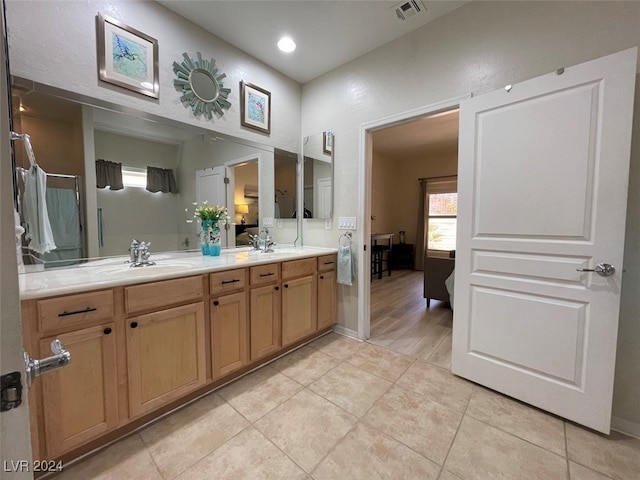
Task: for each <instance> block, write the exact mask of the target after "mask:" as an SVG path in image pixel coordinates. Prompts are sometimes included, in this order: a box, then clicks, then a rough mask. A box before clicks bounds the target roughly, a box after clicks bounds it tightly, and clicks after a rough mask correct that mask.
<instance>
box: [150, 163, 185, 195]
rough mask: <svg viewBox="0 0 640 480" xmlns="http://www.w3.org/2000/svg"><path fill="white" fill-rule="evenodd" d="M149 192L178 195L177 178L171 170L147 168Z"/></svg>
mask: <svg viewBox="0 0 640 480" xmlns="http://www.w3.org/2000/svg"><path fill="white" fill-rule="evenodd" d="M147 190H149V191H150V192H154V193H155V192H162V193H178V185H177V184H176V177H174V176H173V170H171V169H170V168H158V167H147Z"/></svg>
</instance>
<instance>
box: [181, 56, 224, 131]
mask: <svg viewBox="0 0 640 480" xmlns="http://www.w3.org/2000/svg"><path fill="white" fill-rule="evenodd" d="M196 55H197V57H198V59H197V60H196V59H192V58H189V55H188V54H187V53H183V54H182V56H183V57H184V60H183V61H182V63H178V62H173V71H174V73H175V74H176V75H177V77H178V78H176V79H174V80H173V84H174V85H175V86H176V87H180V88H182V97H180V101H182V103H183V104H184V105H185V106H188V105H190V106H191V109H192V110H193V114H194V115H196V116H198V115H200V114H204V115H205V116H206V117H207V118H208V119H209V120H211V118H212V117H213V115H212V114H213V112H215V113H216V114H217V115H219V116H222V115H224V110H228V109H229V107H231V103H229V101H228V100H227V98H228V97H229V94H230V93H231V89H230V88H224V87H223V85H222V79H224V78H225V77H226V76H227V75H226V74H224V73H222V72H220V71H219V70H218V68H217V67H216V61H215V60H214V59H213V58H212V59H211V60H205V59H203V58H202V55H201V54H200V52H197V53H196Z"/></svg>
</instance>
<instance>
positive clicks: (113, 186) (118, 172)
mask: <svg viewBox="0 0 640 480" xmlns="http://www.w3.org/2000/svg"><path fill="white" fill-rule="evenodd" d="M96 187H98V188H105V187H109V190H122V189H123V188H124V185H123V184H122V164H121V163H116V162H111V161H109V160H103V159H99V160H96Z"/></svg>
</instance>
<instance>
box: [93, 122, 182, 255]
mask: <svg viewBox="0 0 640 480" xmlns="http://www.w3.org/2000/svg"><path fill="white" fill-rule="evenodd" d="M94 140H95V152H96V158H98V159H104V160H110V161H112V162H118V163H122V166H123V167H135V168H143V169H146V167H147V166H151V167H158V168H170V169H172V170H173V173H174V175H176V174H177V172H176V170H177V168H176V167H177V165H178V158H179V154H180V147H179V146H178V145H175V144H167V143H160V142H154V141H152V140H145V139H142V138H135V137H129V136H125V135H119V134H117V133H112V132H105V131H100V130H96V131H95V133H94ZM191 178H193V177H191ZM94 190H97V192H96V194H97V202H98V207H99V208H102V215H103V219H104V225H103V226H104V230H103V239H104V246H103V247H101V248H100V249H99V252H100V256H101V257H102V256H110V255H127V250H128V248H129V245H130V244H131V239H132V238H135V239H136V240H138V241H139V242H142V241H144V242H151V248H150V249H149V251H150V252H152V253H153V252H166V251H174V250H178V245H179V243H180V242H179V241H178V234H177V229H176V224H177V223H178V220H179V218H182V217H184V215H182V214H181V212H180V211H179V199H178V195H177V194H174V193H160V192H158V193H153V192H149V191H147V190H146V189H145V188H144V187H127V186H125V187H124V189H122V190H110V189H108V188H99V189H95V188H94Z"/></svg>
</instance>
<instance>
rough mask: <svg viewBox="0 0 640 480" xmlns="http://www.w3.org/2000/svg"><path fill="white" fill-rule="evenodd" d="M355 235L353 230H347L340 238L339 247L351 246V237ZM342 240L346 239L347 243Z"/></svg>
mask: <svg viewBox="0 0 640 480" xmlns="http://www.w3.org/2000/svg"><path fill="white" fill-rule="evenodd" d="M352 235H353V234H352V233H351V230H347V231H346V232H345V233H343V234H342V235H340V238H338V245H341V246H342V245H344V246H346V245H350V244H351V236H352ZM342 239H345V240H346V242H345V243H342Z"/></svg>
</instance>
